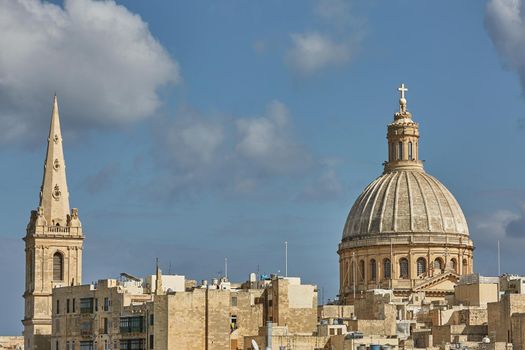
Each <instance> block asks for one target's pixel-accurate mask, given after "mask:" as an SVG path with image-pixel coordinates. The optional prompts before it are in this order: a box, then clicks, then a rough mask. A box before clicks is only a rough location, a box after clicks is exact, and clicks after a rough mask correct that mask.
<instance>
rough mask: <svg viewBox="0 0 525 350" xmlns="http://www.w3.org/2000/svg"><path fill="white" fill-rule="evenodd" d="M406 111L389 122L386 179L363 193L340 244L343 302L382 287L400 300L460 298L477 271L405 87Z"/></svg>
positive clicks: (457, 213)
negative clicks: (431, 168)
mask: <svg viewBox="0 0 525 350" xmlns="http://www.w3.org/2000/svg"><path fill="white" fill-rule="evenodd" d="M398 90H399V91H400V92H401V98H400V100H399V111H398V112H396V113H395V114H394V121H393V122H392V123H390V124H389V125H388V131H387V146H388V161H386V162H385V163H384V170H383V174H382V175H381V176H379V177H378V178H377V179H375V180H374V181H373V182H372V183H371V184H370V185H368V186H367V187H366V188H365V190H364V191H363V192H362V193H361V195H359V197H358V198H357V200H356V201H355V203H354V205H353V207H352V209H351V210H350V213H349V215H348V218H347V221H346V224H345V227H344V231H343V237H342V240H341V243H340V244H339V249H338V254H339V264H340V265H339V269H340V291H339V293H340V299H341V301H342V302H343V303H353V300H354V298H355V297H356V296H359V295H360V294H361V293H363V292H364V291H366V290H369V289H375V288H386V289H393V290H394V293H395V295H397V296H409V295H410V294H412V293H414V292H425V295H426V297H427V298H432V297H435V298H442V297H443V296H445V295H450V294H453V293H454V285H455V284H456V282H457V280H458V278H459V276H460V275H465V274H469V273H471V272H472V265H473V264H472V256H473V249H474V247H473V244H472V241H471V240H470V238H469V231H468V226H467V222H466V220H465V217H464V215H463V212H462V210H461V207H460V206H459V204H458V202H457V201H456V199H455V198H454V196H453V195H452V194H451V193H450V192H449V191H448V189H447V188H446V187H445V186H444V185H443V184H442V183H440V182H439V181H438V180H437V179H436V178H435V177H433V176H431V175H429V174H428V173H426V172H425V170H424V167H423V162H422V161H421V159H420V152H419V124H418V123H416V122H415V121H414V120H413V119H412V114H411V113H410V112H409V111H408V110H407V100H406V99H405V92H406V91H407V89H406V88H405V86H404V84H403V85H401V87H400V88H399V89H398Z"/></svg>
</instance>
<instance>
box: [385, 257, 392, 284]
mask: <svg viewBox="0 0 525 350" xmlns="http://www.w3.org/2000/svg"><path fill="white" fill-rule="evenodd" d="M383 277H384V278H385V279H390V278H391V277H392V266H391V265H390V259H385V260H383Z"/></svg>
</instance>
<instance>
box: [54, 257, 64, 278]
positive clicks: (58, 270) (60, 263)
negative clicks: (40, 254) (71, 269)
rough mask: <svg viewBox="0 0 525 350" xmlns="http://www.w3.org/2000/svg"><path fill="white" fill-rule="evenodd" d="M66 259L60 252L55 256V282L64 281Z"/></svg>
mask: <svg viewBox="0 0 525 350" xmlns="http://www.w3.org/2000/svg"><path fill="white" fill-rule="evenodd" d="M63 272H64V257H63V256H62V254H60V253H59V252H56V253H55V254H54V255H53V281H62V280H63V279H64V273H63Z"/></svg>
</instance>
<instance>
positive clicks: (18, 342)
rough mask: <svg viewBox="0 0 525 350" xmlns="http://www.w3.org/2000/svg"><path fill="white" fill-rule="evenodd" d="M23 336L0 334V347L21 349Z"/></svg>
mask: <svg viewBox="0 0 525 350" xmlns="http://www.w3.org/2000/svg"><path fill="white" fill-rule="evenodd" d="M23 348H24V337H22V336H16V337H15V336H0V349H9V350H11V349H23Z"/></svg>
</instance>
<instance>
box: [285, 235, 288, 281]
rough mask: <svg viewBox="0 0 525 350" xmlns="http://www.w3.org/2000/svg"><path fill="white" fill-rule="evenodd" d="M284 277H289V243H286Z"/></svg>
mask: <svg viewBox="0 0 525 350" xmlns="http://www.w3.org/2000/svg"><path fill="white" fill-rule="evenodd" d="M284 276H285V277H288V241H284Z"/></svg>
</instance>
